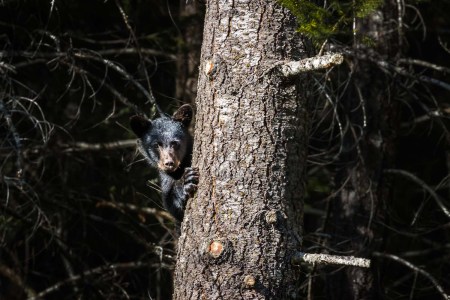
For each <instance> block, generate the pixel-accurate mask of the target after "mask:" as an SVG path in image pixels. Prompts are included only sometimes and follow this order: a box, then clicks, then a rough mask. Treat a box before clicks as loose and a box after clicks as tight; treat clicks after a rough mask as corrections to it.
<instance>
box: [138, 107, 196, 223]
mask: <svg viewBox="0 0 450 300" xmlns="http://www.w3.org/2000/svg"><path fill="white" fill-rule="evenodd" d="M192 115H193V110H192V107H191V106H190V105H189V104H185V105H183V106H181V107H180V108H179V109H178V110H177V111H176V112H175V113H174V114H173V116H172V117H168V116H162V117H159V118H157V119H155V120H148V119H147V118H145V117H143V116H133V117H131V119H130V126H131V129H132V130H133V132H134V133H135V134H136V136H137V137H138V138H139V143H138V144H139V150H140V151H141V153H142V154H143V155H144V156H145V158H146V159H147V161H148V162H149V163H150V164H151V165H152V166H154V167H156V168H157V169H158V170H159V176H160V179H161V189H162V195H163V203H164V207H165V208H166V209H167V210H168V211H169V212H170V213H171V214H172V215H173V216H174V217H175V218H176V219H177V220H178V221H180V222H181V221H182V220H183V216H184V208H185V205H186V201H187V200H188V199H189V198H191V197H193V195H194V193H195V192H196V191H197V184H198V178H199V174H198V170H197V168H191V160H192V136H191V135H190V134H189V131H188V127H189V124H190V123H191V120H192Z"/></svg>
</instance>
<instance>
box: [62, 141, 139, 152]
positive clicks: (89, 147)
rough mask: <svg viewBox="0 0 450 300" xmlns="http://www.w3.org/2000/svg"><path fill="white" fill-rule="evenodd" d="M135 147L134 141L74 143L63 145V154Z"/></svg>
mask: <svg viewBox="0 0 450 300" xmlns="http://www.w3.org/2000/svg"><path fill="white" fill-rule="evenodd" d="M135 146H136V139H131V140H122V141H115V142H110V143H95V144H90V143H85V142H75V143H72V144H69V145H64V147H67V148H66V149H64V152H84V151H98V150H114V149H126V148H132V147H135Z"/></svg>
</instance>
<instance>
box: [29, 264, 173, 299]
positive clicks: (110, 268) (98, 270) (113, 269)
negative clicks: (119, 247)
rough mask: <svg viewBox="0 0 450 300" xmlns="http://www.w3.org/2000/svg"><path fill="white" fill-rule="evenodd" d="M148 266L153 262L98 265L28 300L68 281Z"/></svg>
mask: <svg viewBox="0 0 450 300" xmlns="http://www.w3.org/2000/svg"><path fill="white" fill-rule="evenodd" d="M148 266H151V264H150V263H148V262H143V261H136V262H128V263H118V264H108V265H104V266H101V267H98V268H94V269H91V270H87V271H85V272H83V273H81V274H80V275H75V276H72V277H69V278H67V279H65V280H62V281H60V282H58V283H57V284H55V285H53V286H51V287H49V288H46V289H45V290H43V291H42V292H40V293H39V294H37V295H36V296H33V297H29V298H28V300H37V299H41V298H42V297H43V296H45V295H47V294H50V293H52V292H55V291H57V290H59V289H60V288H61V287H63V286H64V285H66V284H68V283H71V282H75V281H78V280H80V279H83V278H85V277H87V276H92V275H96V274H102V273H105V272H112V273H116V272H117V271H121V270H133V269H139V268H145V267H148ZM158 266H159V267H164V268H167V269H170V268H171V267H170V266H168V265H166V264H163V263H161V264H158Z"/></svg>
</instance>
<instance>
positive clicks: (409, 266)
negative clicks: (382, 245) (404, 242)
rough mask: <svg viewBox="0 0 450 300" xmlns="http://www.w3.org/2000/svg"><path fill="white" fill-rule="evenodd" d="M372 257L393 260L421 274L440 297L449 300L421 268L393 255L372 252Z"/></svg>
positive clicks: (449, 297)
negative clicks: (431, 284)
mask: <svg viewBox="0 0 450 300" xmlns="http://www.w3.org/2000/svg"><path fill="white" fill-rule="evenodd" d="M373 255H374V256H377V257H382V258H389V259H391V260H393V261H396V262H398V263H401V264H402V265H404V266H406V267H408V268H410V269H411V270H414V271H415V272H417V273H420V274H422V275H423V276H425V277H426V278H428V280H430V281H431V282H432V283H433V285H434V286H435V288H436V289H437V290H438V291H439V293H440V294H441V295H442V297H443V298H444V299H445V300H450V296H449V295H448V294H446V293H445V291H444V289H443V288H442V286H441V285H440V284H439V283H438V282H437V280H436V279H435V278H434V277H433V276H431V274H430V273H428V272H427V271H425V270H423V269H421V268H419V267H417V266H415V265H413V264H412V263H410V262H409V261H407V260H404V259H403V258H401V257H398V256H396V255H393V254H386V253H381V252H374V253H373Z"/></svg>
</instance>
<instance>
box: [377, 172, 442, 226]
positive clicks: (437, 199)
mask: <svg viewBox="0 0 450 300" xmlns="http://www.w3.org/2000/svg"><path fill="white" fill-rule="evenodd" d="M384 173H387V174H397V175H402V176H404V177H406V178H408V179H410V180H412V181H414V182H415V183H417V184H418V185H420V186H421V187H422V188H423V189H424V190H426V191H427V192H428V193H429V194H430V196H431V197H432V198H433V199H434V201H435V202H436V204H437V205H438V206H439V207H440V208H441V210H442V212H443V213H444V214H445V215H446V216H447V217H449V218H450V211H449V210H448V208H447V207H445V205H444V203H443V202H442V200H441V197H439V195H438V194H437V193H436V192H435V191H434V190H433V189H432V188H431V187H430V186H429V185H428V184H426V183H425V182H424V181H423V180H421V179H420V178H418V177H417V176H415V175H414V174H412V173H410V172H408V171H405V170H398V169H386V170H384Z"/></svg>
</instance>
